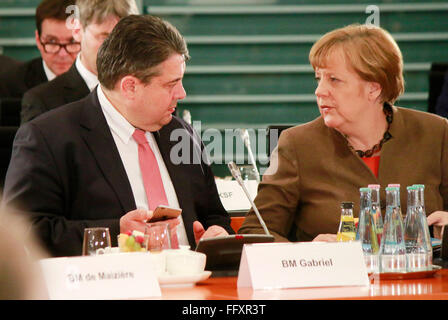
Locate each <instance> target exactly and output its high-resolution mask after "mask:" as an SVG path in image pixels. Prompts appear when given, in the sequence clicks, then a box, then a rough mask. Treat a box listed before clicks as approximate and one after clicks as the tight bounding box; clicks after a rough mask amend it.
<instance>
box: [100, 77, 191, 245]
mask: <svg viewBox="0 0 448 320" xmlns="http://www.w3.org/2000/svg"><path fill="white" fill-rule="evenodd" d="M97 93H98V100H99V102H100V105H101V109H102V111H103V113H104V116H105V117H106V121H107V124H108V125H109V128H110V130H111V132H112V137H113V138H114V141H115V144H116V145H117V148H118V152H119V153H120V157H121V161H122V162H123V165H124V168H125V170H126V174H127V176H128V179H129V183H130V184H131V189H132V193H133V195H134V199H135V203H136V206H137V208H141V209H146V210H148V199H147V197H146V192H145V187H144V185H143V178H142V174H141V171H140V163H139V160H138V144H137V142H136V141H135V140H134V138H133V137H132V134H133V133H134V131H135V128H134V126H132V125H131V124H130V123H129V122H128V121H127V120H126V119H125V118H124V117H123V116H122V115H121V114H120V113H119V112H118V111H117V110H116V109H115V108H114V106H113V105H112V104H111V103H110V101H109V100H108V99H107V97H106V96H105V94H104V92H103V90H102V88H101V85H99V86H98V89H97ZM145 136H146V139H147V140H148V143H149V146H150V147H151V149H152V151H153V152H154V155H155V157H156V160H157V164H158V165H159V170H160V175H161V177H162V182H163V186H164V189H165V193H166V197H167V200H168V205H169V206H170V207H174V208H179V202H178V200H177V195H176V191H175V190H174V186H173V183H172V181H171V178H170V175H169V173H168V170H167V168H166V166H165V162H164V161H163V158H162V155H161V154H160V150H159V147H158V146H157V143H156V140H155V138H154V136H153V135H152V133H151V132H146V133H145ZM179 222H180V224H179V225H178V226H177V237H178V239H179V245H186V246H188V245H189V243H188V238H187V233H186V231H185V226H184V223H183V220H182V216H179Z"/></svg>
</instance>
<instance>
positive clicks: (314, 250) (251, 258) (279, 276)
mask: <svg viewBox="0 0 448 320" xmlns="http://www.w3.org/2000/svg"><path fill="white" fill-rule="evenodd" d="M367 285H369V278H368V274H367V269H366V266H365V262H364V257H363V252H362V248H361V243H360V242H359V241H353V242H297V243H267V244H261V243H260V244H245V245H244V247H243V252H242V256H241V263H240V269H239V273H238V287H251V288H253V289H271V288H303V287H332V286H367Z"/></svg>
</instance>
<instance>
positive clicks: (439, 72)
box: [428, 62, 448, 113]
mask: <svg viewBox="0 0 448 320" xmlns="http://www.w3.org/2000/svg"><path fill="white" fill-rule="evenodd" d="M447 71H448V62H434V63H432V65H431V70H430V71H429V94H428V112H431V113H436V104H437V98H438V97H439V95H440V92H441V91H442V86H443V82H444V80H445V74H446V72H447Z"/></svg>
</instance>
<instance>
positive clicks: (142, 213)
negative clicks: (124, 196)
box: [120, 209, 152, 233]
mask: <svg viewBox="0 0 448 320" xmlns="http://www.w3.org/2000/svg"><path fill="white" fill-rule="evenodd" d="M151 218H152V211H149V210H145V209H136V210H133V211H129V212H128V213H126V214H125V215H124V216H122V217H121V218H120V233H126V232H128V231H134V230H137V231H140V232H145V227H146V220H148V219H151Z"/></svg>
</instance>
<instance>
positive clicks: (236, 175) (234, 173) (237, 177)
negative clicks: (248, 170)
mask: <svg viewBox="0 0 448 320" xmlns="http://www.w3.org/2000/svg"><path fill="white" fill-rule="evenodd" d="M227 166H228V167H229V169H230V172H231V173H232V176H233V177H234V178H235V180H236V181H238V184H239V185H240V186H241V188H242V189H243V191H244V193H245V194H246V197H247V199H249V202H250V204H251V206H252V208H253V209H254V211H255V214H256V216H257V218H258V221H259V222H260V224H261V226H262V227H263V230H264V233H265V234H266V235H268V236H270V235H271V234H270V233H269V230H268V228H267V227H266V224H265V222H264V220H263V218H262V217H261V215H260V212H259V211H258V209H257V207H256V205H255V203H254V202H253V200H252V198H251V197H250V194H249V191H247V189H246V186H245V185H244V183H243V180H242V179H241V173H240V170H239V169H238V166H237V165H236V164H235V162H233V161H230V162H229V163H228V165H227Z"/></svg>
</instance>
